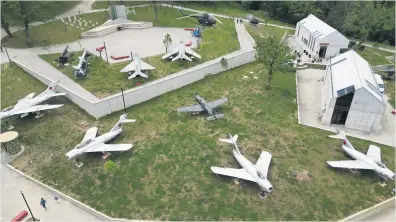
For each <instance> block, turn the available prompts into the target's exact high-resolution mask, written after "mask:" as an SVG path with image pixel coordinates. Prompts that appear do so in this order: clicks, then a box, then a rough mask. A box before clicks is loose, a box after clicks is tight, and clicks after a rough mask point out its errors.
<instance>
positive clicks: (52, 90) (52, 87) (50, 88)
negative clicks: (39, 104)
mask: <svg viewBox="0 0 396 222" xmlns="http://www.w3.org/2000/svg"><path fill="white" fill-rule="evenodd" d="M58 84H59V80H58V81H53V82H51V84H49V85H48V87H47V89H46V90H45V91H44V92H42V93H41V94H40V95H44V94H49V93H50V94H54V93H56V87H57V86H58ZM66 94H67V93H56V95H59V96H62V95H66ZM40 95H39V96H40Z"/></svg>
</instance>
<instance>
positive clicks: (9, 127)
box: [5, 121, 15, 131]
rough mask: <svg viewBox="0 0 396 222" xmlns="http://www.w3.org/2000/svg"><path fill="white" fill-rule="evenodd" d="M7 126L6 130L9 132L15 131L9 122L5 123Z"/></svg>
mask: <svg viewBox="0 0 396 222" xmlns="http://www.w3.org/2000/svg"><path fill="white" fill-rule="evenodd" d="M5 124H6V128H7V129H8V130H9V131H11V130H13V129H14V128H15V127H14V126H13V125H11V124H8V121H5Z"/></svg>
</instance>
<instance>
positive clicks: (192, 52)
mask: <svg viewBox="0 0 396 222" xmlns="http://www.w3.org/2000/svg"><path fill="white" fill-rule="evenodd" d="M186 53H187V54H190V55H192V56H194V57H195V58H199V59H200V58H201V56H200V55H198V53H196V52H194V51H193V50H192V49H190V48H188V47H186Z"/></svg>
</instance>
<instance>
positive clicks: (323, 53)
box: [319, 45, 327, 58]
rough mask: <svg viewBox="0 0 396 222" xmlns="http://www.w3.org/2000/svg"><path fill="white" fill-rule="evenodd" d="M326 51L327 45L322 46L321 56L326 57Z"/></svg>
mask: <svg viewBox="0 0 396 222" xmlns="http://www.w3.org/2000/svg"><path fill="white" fill-rule="evenodd" d="M326 51H327V45H326V46H320V49H319V57H320V58H324V57H325V56H326Z"/></svg>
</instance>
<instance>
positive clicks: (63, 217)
mask: <svg viewBox="0 0 396 222" xmlns="http://www.w3.org/2000/svg"><path fill="white" fill-rule="evenodd" d="M0 171H1V202H0V203H1V204H0V205H1V211H0V221H11V219H12V218H14V217H15V216H16V215H17V214H19V213H20V212H21V211H23V210H26V211H28V212H29V210H28V208H27V207H26V204H25V202H24V200H23V198H22V195H21V193H20V191H22V192H23V194H24V195H25V198H26V201H27V202H28V204H29V206H30V209H31V210H32V213H33V215H34V217H35V218H39V219H40V220H42V221H100V219H99V218H97V217H95V216H93V215H91V214H89V213H88V212H86V211H84V210H82V209H80V208H78V207H77V206H75V205H73V204H71V203H69V202H67V201H65V200H63V199H60V200H59V203H57V202H56V201H55V200H54V197H55V196H54V195H53V194H52V193H50V192H48V191H47V190H45V189H43V188H42V187H40V186H38V185H36V184H34V183H32V182H31V181H29V180H27V179H25V178H24V177H22V176H20V175H19V174H17V173H15V172H13V171H11V170H10V169H9V168H7V167H6V166H5V165H3V164H1V166H0ZM41 197H42V198H44V199H45V200H46V201H47V210H45V209H44V208H42V207H41V206H40V198H41ZM30 216H31V215H30V213H29V216H28V217H30ZM28 217H26V218H25V219H27V218H28Z"/></svg>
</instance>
